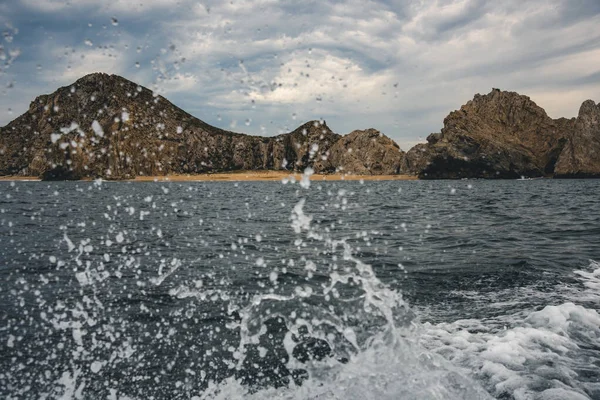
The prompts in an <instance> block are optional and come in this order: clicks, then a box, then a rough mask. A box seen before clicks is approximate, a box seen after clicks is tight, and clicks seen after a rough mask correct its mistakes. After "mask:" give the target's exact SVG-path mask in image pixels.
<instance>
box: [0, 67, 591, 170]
mask: <svg viewBox="0 0 600 400" xmlns="http://www.w3.org/2000/svg"><path fill="white" fill-rule="evenodd" d="M307 167H311V168H312V169H313V170H314V172H315V173H321V174H330V173H336V172H337V173H340V172H342V173H349V174H356V175H391V174H409V175H416V176H418V177H419V178H421V179H461V178H509V179H512V178H520V177H529V178H534V177H554V178H598V177H600V104H598V105H596V103H595V102H594V101H592V100H587V101H585V102H584V103H583V104H582V106H581V108H580V110H579V115H578V117H577V118H572V119H566V118H560V119H552V118H550V117H549V116H548V115H547V114H546V112H545V111H544V109H542V108H541V107H539V106H537V105H536V104H535V103H534V102H533V101H531V99H529V97H527V96H523V95H519V94H518V93H514V92H505V91H500V90H498V89H493V90H492V91H491V92H490V93H489V94H486V95H479V94H478V95H475V97H474V98H473V100H471V101H469V102H468V103H467V104H465V105H463V106H462V107H461V108H460V110H457V111H453V112H451V113H450V114H449V115H448V116H447V117H446V119H445V120H444V127H443V129H442V130H441V132H439V133H433V134H431V135H429V137H428V138H427V143H423V144H418V145H416V146H415V147H413V148H412V149H410V150H409V151H408V152H404V151H402V150H401V149H400V147H399V146H398V145H397V144H396V143H395V142H394V141H393V140H391V139H390V138H388V137H387V136H385V135H384V134H382V133H381V132H379V131H377V130H375V129H367V130H356V131H353V132H351V133H350V134H348V135H345V136H341V135H339V134H336V133H334V132H333V131H332V130H331V129H330V128H329V127H328V126H327V124H326V123H325V122H324V121H310V122H307V123H305V124H304V125H302V126H300V127H298V128H297V129H295V130H294V131H292V132H289V133H285V134H281V135H278V136H273V137H260V136H251V135H245V134H241V133H234V132H229V131H226V130H222V129H219V128H216V127H213V126H211V125H209V124H207V123H205V122H203V121H201V120H199V119H198V118H196V117H194V116H192V115H190V114H188V113H186V112H185V111H183V110H182V109H180V108H178V107H177V106H175V105H174V104H172V103H171V102H169V101H168V100H167V99H165V98H164V97H162V96H158V95H155V94H154V93H153V92H152V91H151V90H149V89H147V88H145V87H142V86H140V85H138V84H136V83H134V82H131V81H129V80H127V79H125V78H122V77H120V76H116V75H107V74H103V73H94V74H90V75H86V76H84V77H83V78H81V79H79V80H78V81H77V82H75V83H74V84H72V85H70V86H66V87H62V88H60V89H58V90H57V91H56V92H54V93H52V94H50V95H43V96H39V97H37V98H36V99H35V100H34V101H33V102H32V103H31V104H30V106H29V110H28V111H27V112H25V113H24V114H23V115H21V116H19V117H18V118H16V119H15V120H13V121H12V122H10V123H9V124H8V125H6V126H5V127H3V128H0V176H7V175H10V176H39V177H41V178H42V179H45V180H76V179H90V178H92V179H93V178H103V179H117V180H118V179H132V178H135V177H136V176H159V175H170V174H201V173H210V172H230V171H238V170H288V171H290V172H299V171H303V170H304V169H305V168H307Z"/></svg>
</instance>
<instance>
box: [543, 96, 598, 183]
mask: <svg viewBox="0 0 600 400" xmlns="http://www.w3.org/2000/svg"><path fill="white" fill-rule="evenodd" d="M554 176H555V177H557V178H589V177H600V104H596V103H594V102H593V101H592V100H587V101H585V102H584V103H583V104H582V105H581V108H580V109H579V116H578V117H577V119H576V120H575V129H574V130H573V131H572V133H571V134H570V136H569V137H568V141H567V144H566V145H565V147H564V149H563V151H562V152H561V153H560V156H559V157H558V161H557V163H556V168H555V170H554Z"/></svg>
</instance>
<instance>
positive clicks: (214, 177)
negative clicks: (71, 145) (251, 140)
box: [133, 171, 417, 182]
mask: <svg viewBox="0 0 600 400" xmlns="http://www.w3.org/2000/svg"><path fill="white" fill-rule="evenodd" d="M292 178H293V179H295V180H297V181H299V180H300V179H301V178H302V174H299V173H290V172H287V171H236V172H220V173H214V174H197V175H166V176H138V177H136V178H135V179H133V181H137V182H139V181H142V182H144V181H146V182H147V181H173V182H184V181H232V182H239V181H281V180H284V179H292ZM361 179H362V180H365V181H391V180H416V179H417V177H416V176H412V175H350V174H327V175H322V174H314V175H312V176H311V177H310V180H311V181H341V180H347V181H358V180H361Z"/></svg>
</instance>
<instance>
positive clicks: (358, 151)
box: [317, 129, 404, 175]
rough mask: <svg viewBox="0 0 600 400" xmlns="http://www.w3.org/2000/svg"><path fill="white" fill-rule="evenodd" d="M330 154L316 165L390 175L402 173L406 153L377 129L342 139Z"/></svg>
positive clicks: (328, 169) (324, 167)
mask: <svg viewBox="0 0 600 400" xmlns="http://www.w3.org/2000/svg"><path fill="white" fill-rule="evenodd" d="M329 153H330V154H329V157H328V158H327V159H326V160H323V161H321V162H319V163H317V165H318V166H319V169H321V170H324V171H341V172H351V173H354V174H358V175H391V174H397V173H399V172H400V166H401V164H402V160H403V159H404V152H403V151H402V150H401V149H400V146H398V145H397V144H396V142H394V141H393V140H392V139H390V138H388V137H387V136H385V135H383V134H382V133H381V132H379V131H378V130H375V129H367V130H364V131H359V130H357V131H354V132H352V133H350V134H348V135H346V136H344V137H342V138H341V139H339V140H338V141H337V142H335V144H334V145H333V146H331V148H330V150H329Z"/></svg>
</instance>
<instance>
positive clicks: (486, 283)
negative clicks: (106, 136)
mask: <svg viewBox="0 0 600 400" xmlns="http://www.w3.org/2000/svg"><path fill="white" fill-rule="evenodd" d="M599 199H600V182H599V181H583V180H581V181H580V180H572V181H553V180H535V181H427V182H425V181H407V182H402V181H389V182H365V183H360V182H343V181H342V182H318V181H317V182H312V184H311V186H310V188H308V189H306V188H302V187H300V186H299V185H298V184H293V183H289V184H286V185H284V184H282V183H279V182H240V183H231V182H227V183H217V182H214V183H213V182H205V183H200V182H198V183H188V182H185V183H152V182H148V183H141V182H136V183H123V182H121V183H118V182H59V183H45V182H12V183H11V182H0V275H1V281H0V282H1V283H0V285H1V287H0V305H1V309H0V397H2V398H23V399H29V398H86V399H87V398H91V399H95V398H135V399H149V398H155V399H163V398H165V399H172V398H181V399H184V398H240V397H251V396H254V397H255V398H269V397H281V398H319V399H321V398H414V399H422V398H440V399H442V398H488V397H492V398H494V397H495V398H502V399H586V398H591V399H594V398H596V399H598V398H600V316H599V315H598V309H599V307H600V264H598V263H596V261H595V260H600V201H599Z"/></svg>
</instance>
